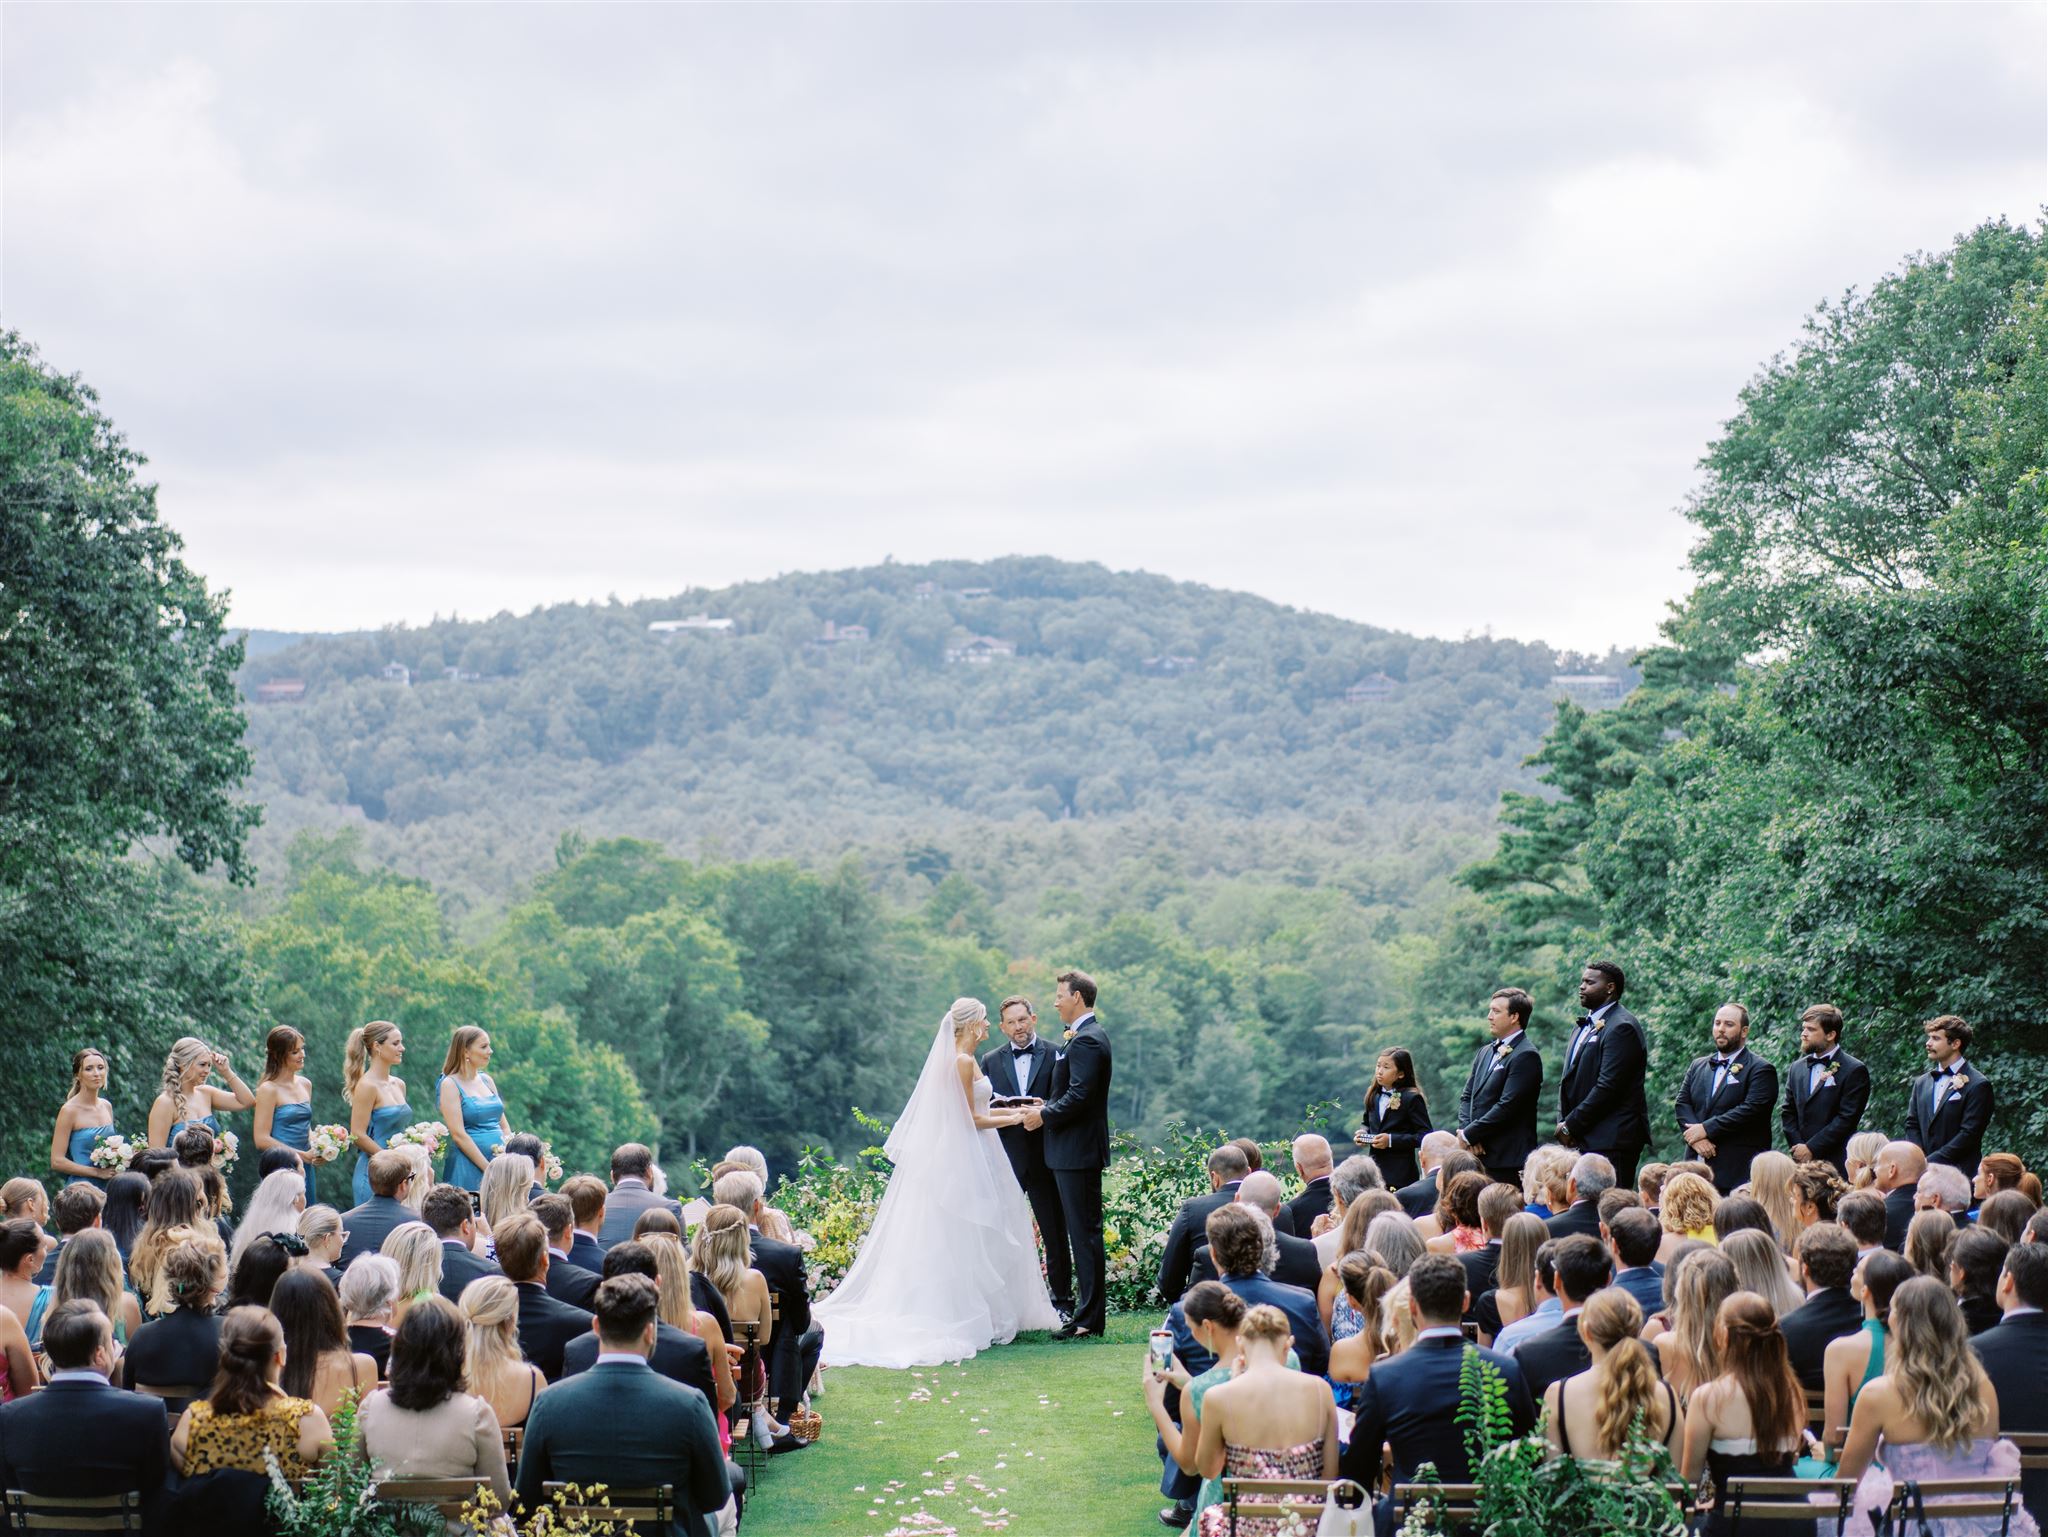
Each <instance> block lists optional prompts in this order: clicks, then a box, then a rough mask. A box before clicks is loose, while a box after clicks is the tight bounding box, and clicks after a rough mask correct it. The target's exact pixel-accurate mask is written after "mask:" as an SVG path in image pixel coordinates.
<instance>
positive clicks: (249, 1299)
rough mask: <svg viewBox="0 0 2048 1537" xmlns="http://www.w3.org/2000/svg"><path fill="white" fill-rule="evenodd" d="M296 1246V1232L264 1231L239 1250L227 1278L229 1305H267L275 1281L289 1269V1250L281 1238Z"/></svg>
mask: <svg viewBox="0 0 2048 1537" xmlns="http://www.w3.org/2000/svg"><path fill="white" fill-rule="evenodd" d="M286 1237H289V1238H290V1239H291V1240H292V1247H293V1248H296V1247H297V1246H298V1234H296V1233H291V1234H278V1233H265V1234H264V1235H263V1236H262V1237H261V1238H258V1239H256V1240H255V1241H254V1242H253V1243H251V1244H250V1245H249V1247H248V1248H246V1249H244V1250H243V1251H242V1259H241V1262H240V1263H239V1264H237V1265H236V1266H235V1268H234V1270H233V1271H232V1272H231V1273H230V1275H229V1277H228V1306H229V1307H231V1308H237V1307H253V1308H267V1307H269V1306H270V1296H271V1293H272V1292H274V1291H276V1290H277V1283H278V1281H279V1280H281V1279H282V1278H283V1276H284V1275H285V1273H286V1272H287V1271H289V1270H290V1269H291V1268H292V1249H291V1248H287V1247H286V1246H285V1243H284V1239H285V1238H286Z"/></svg>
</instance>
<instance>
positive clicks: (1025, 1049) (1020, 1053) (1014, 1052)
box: [1010, 1041, 1038, 1057]
mask: <svg viewBox="0 0 2048 1537" xmlns="http://www.w3.org/2000/svg"><path fill="white" fill-rule="evenodd" d="M1036 1050H1038V1043H1037V1042H1036V1041H1033V1042H1032V1043H1031V1044H1030V1045H1029V1046H1012V1047H1011V1048H1010V1055H1011V1056H1013V1057H1028V1056H1030V1055H1031V1053H1033V1052H1034V1051H1036Z"/></svg>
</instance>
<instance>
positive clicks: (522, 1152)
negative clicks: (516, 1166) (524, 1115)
mask: <svg viewBox="0 0 2048 1537" xmlns="http://www.w3.org/2000/svg"><path fill="white" fill-rule="evenodd" d="M505 1151H506V1152H508V1153H513V1154H516V1155H518V1156H519V1157H521V1158H524V1159H525V1160H526V1161H527V1162H528V1163H530V1164H532V1165H533V1178H532V1179H531V1180H529V1181H528V1182H527V1186H526V1198H527V1200H528V1201H538V1200H539V1199H540V1198H541V1197H542V1196H544V1195H546V1194H547V1193H548V1187H547V1186H546V1184H544V1183H543V1182H542V1180H541V1173H542V1166H543V1165H544V1164H546V1162H547V1145H546V1144H545V1143H544V1142H542V1141H541V1140H540V1138H539V1137H537V1136H535V1135H534V1134H533V1133H532V1132H530V1131H515V1132H514V1133H512V1135H511V1136H509V1137H507V1138H506V1139H505Z"/></svg>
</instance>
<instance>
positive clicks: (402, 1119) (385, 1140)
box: [353, 1103, 412, 1206]
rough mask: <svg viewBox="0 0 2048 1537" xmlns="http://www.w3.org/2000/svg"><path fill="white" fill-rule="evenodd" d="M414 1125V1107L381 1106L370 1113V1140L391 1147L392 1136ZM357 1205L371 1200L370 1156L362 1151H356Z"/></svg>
mask: <svg viewBox="0 0 2048 1537" xmlns="http://www.w3.org/2000/svg"><path fill="white" fill-rule="evenodd" d="M411 1124H412V1106H411V1105H408V1104H403V1103H400V1104H396V1105H379V1106H378V1107H377V1108H376V1109H375V1110H372V1111H371V1112H370V1127H369V1131H370V1140H371V1141H372V1142H374V1143H376V1144H377V1146H379V1147H387V1146H389V1145H390V1137H391V1134H392V1133H393V1132H395V1131H404V1130H405V1128H406V1127H408V1126H410V1125H411ZM353 1193H354V1195H355V1198H356V1199H355V1204H356V1205H358V1206H360V1205H362V1204H363V1203H364V1202H365V1201H367V1200H369V1199H370V1155H369V1154H368V1153H366V1152H364V1151H362V1149H360V1148H358V1149H357V1150H356V1177H355V1182H354V1185H353Z"/></svg>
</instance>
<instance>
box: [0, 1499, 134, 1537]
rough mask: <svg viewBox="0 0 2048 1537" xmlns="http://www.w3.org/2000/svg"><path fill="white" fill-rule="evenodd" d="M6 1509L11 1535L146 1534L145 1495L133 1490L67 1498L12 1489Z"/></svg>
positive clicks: (8, 1528)
mask: <svg viewBox="0 0 2048 1537" xmlns="http://www.w3.org/2000/svg"><path fill="white" fill-rule="evenodd" d="M6 1510H7V1530H8V1531H10V1532H130V1533H134V1534H136V1537H141V1532H142V1496H141V1494H140V1493H138V1492H137V1491H135V1490H133V1489H129V1490H124V1491H122V1492H121V1493H120V1494H93V1495H77V1496H71V1497H65V1498H60V1497H58V1496H56V1495H51V1494H30V1493H29V1492H28V1491H27V1490H25V1489H9V1490H8V1491H7V1493H6Z"/></svg>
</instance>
